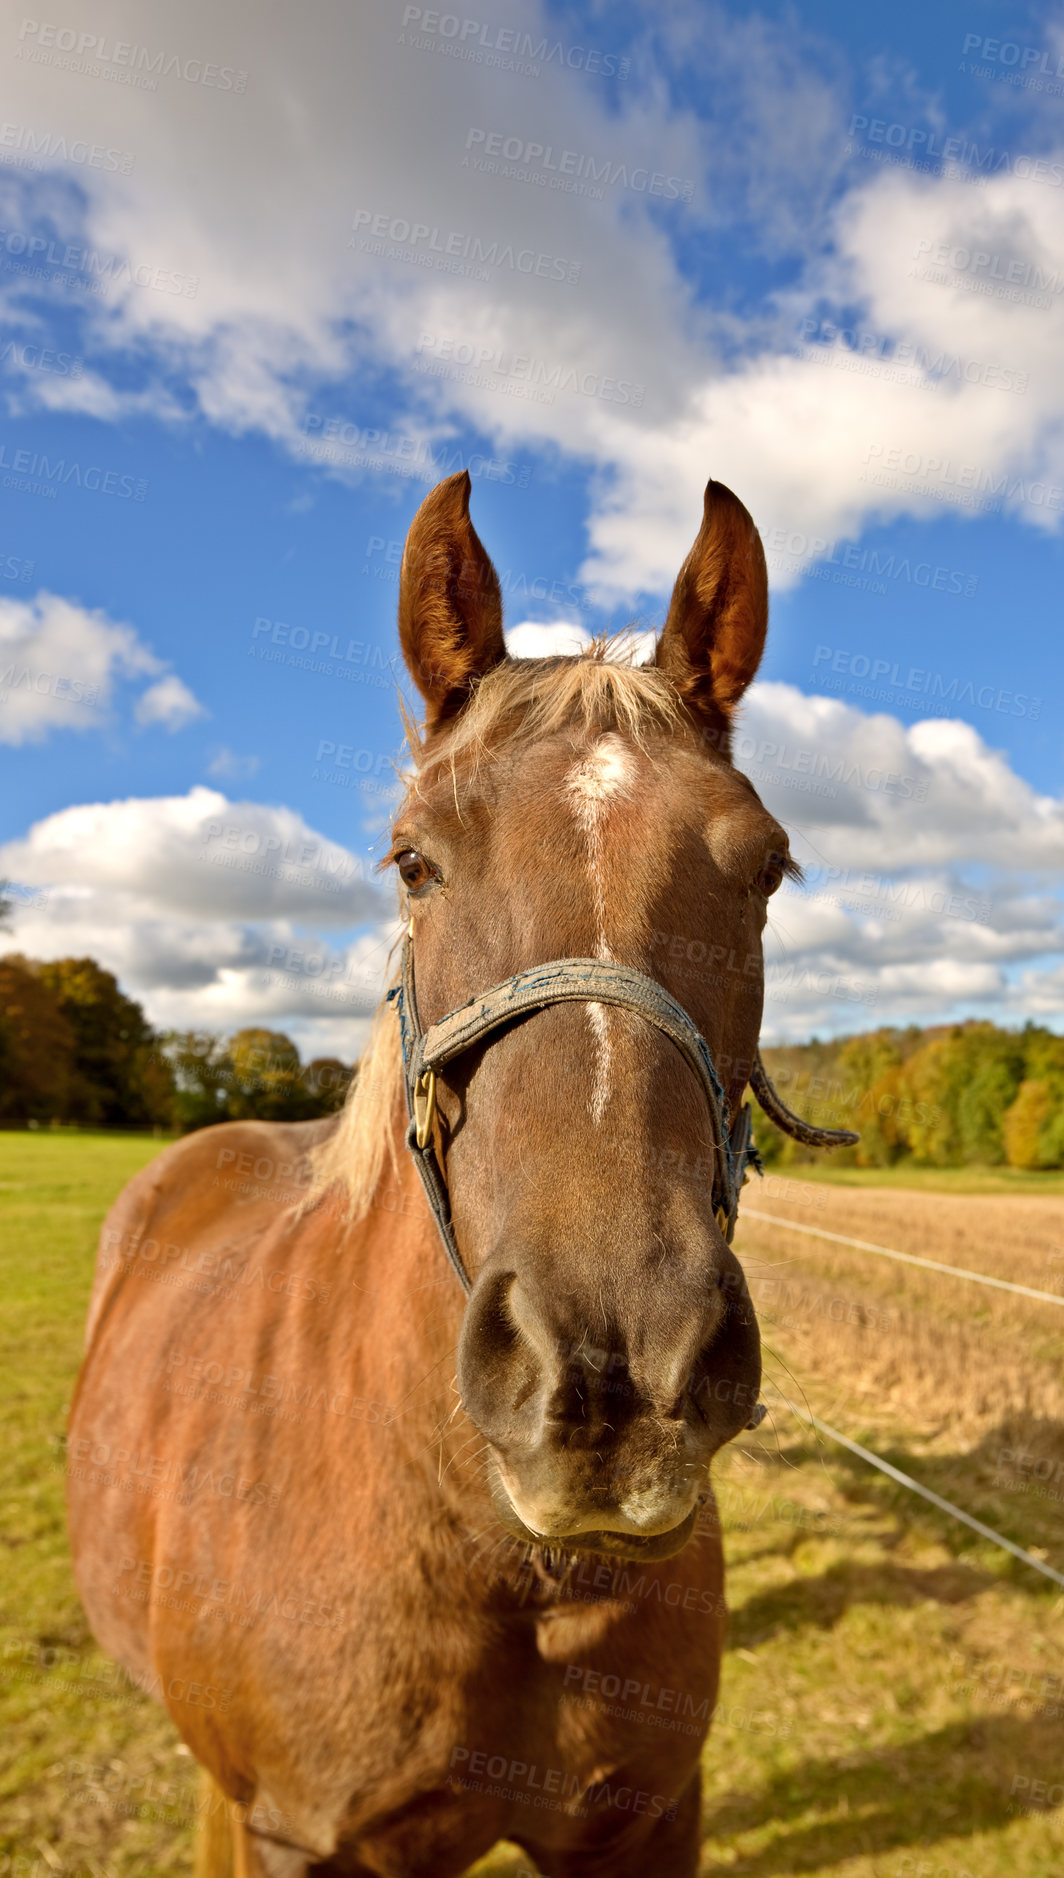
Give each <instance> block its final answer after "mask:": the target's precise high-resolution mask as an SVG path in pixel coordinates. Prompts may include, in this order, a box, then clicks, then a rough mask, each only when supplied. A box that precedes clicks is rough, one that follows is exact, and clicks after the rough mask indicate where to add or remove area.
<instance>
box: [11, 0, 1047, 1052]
mask: <svg viewBox="0 0 1064 1878" xmlns="http://www.w3.org/2000/svg"><path fill="white" fill-rule="evenodd" d="M151 20H152V23H151V27H150V31H149V29H148V28H147V27H146V26H145V24H144V16H143V14H142V12H141V11H140V10H133V9H131V8H129V7H123V6H122V5H118V4H113V3H112V4H105V5H102V6H100V7H99V8H97V9H96V10H95V12H94V17H93V22H92V27H91V33H89V32H86V30H85V29H84V28H83V26H82V23H81V22H80V21H74V20H72V19H71V18H69V17H68V16H67V15H66V14H65V13H63V12H62V10H61V7H58V8H57V10H56V12H55V14H54V17H52V18H49V19H47V20H38V21H36V22H35V23H30V24H28V23H27V21H26V19H25V17H24V16H23V15H22V14H20V13H16V12H12V13H11V14H10V15H9V21H8V25H7V26H5V27H4V28H0V61H2V60H4V59H7V60H9V61H10V64H11V71H10V73H9V79H10V81H11V82H10V84H9V85H8V86H7V87H5V95H6V96H7V97H8V99H9V103H8V106H7V113H8V115H7V119H6V121H5V122H4V123H3V124H0V206H2V214H0V299H2V301H3V306H2V309H0V389H2V391H3V397H4V404H5V410H4V414H3V416H2V419H0V495H2V498H3V518H4V519H3V524H2V527H0V773H2V778H3V787H2V789H0V842H2V843H3V851H2V852H0V868H2V869H3V871H4V872H5V873H6V874H8V875H9V876H10V877H11V878H12V879H13V880H14V882H15V883H16V901H17V905H16V915H15V926H14V931H13V933H12V934H11V935H10V941H9V942H10V943H11V944H12V945H16V946H18V947H20V948H21V949H24V950H25V951H27V952H28V953H30V954H31V955H34V956H58V955H61V954H63V953H67V952H71V951H76V952H81V951H88V952H91V953H93V954H94V955H95V956H97V957H99V958H100V959H101V960H102V962H104V963H105V964H107V965H108V966H109V967H110V968H111V969H113V970H115V971H116V972H117V973H118V975H119V977H120V979H121V980H122V982H123V984H124V985H125V986H126V988H127V989H129V990H130V991H132V992H133V993H134V994H135V995H136V996H138V997H139V998H141V999H142V1001H143V1002H144V1003H145V1005H146V1008H147V1009H148V1010H149V1013H150V1014H151V1015H152V1017H153V1018H154V1019H155V1021H157V1022H159V1023H160V1024H171V1023H174V1024H189V1023H202V1024H206V1025H211V1026H213V1027H217V1028H220V1029H224V1028H231V1027H233V1026H235V1025H236V1024H238V1023H245V1022H251V1021H266V1022H269V1023H271V1024H275V1025H278V1026H282V1027H285V1028H287V1029H289V1030H290V1032H291V1033H292V1034H293V1035H295V1036H297V1037H298V1038H299V1040H300V1042H301V1043H302V1044H303V1046H304V1047H305V1048H308V1049H319V1048H324V1047H329V1048H335V1049H338V1050H340V1051H341V1052H348V1053H350V1052H353V1051H354V1050H356V1049H357V1048H358V1045H359V1042H360V1040H361V1037H362V1035H363V1032H364V1027H365V1021H366V1015H367V1013H368V1011H369V1010H370V1009H371V1007H372V1004H373V1002H374V999H375V997H376V996H377V995H378V994H379V989H380V985H381V983H382V978H381V973H382V970H383V960H384V957H385V955H386V952H387V946H388V941H389V938H390V933H391V911H390V903H389V900H388V897H387V895H386V894H385V893H383V892H382V890H381V889H379V888H378V887H377V885H376V884H375V882H374V880H373V877H372V871H371V870H372V864H373V861H374V859H375V856H376V853H377V852H379V846H380V839H381V833H382V830H383V829H384V827H385V826H386V824H387V813H388V805H389V800H390V799H391V796H392V795H393V794H394V776H393V771H392V768H391V764H392V760H393V759H397V758H398V757H399V754H400V747H401V746H400V732H399V720H398V712H397V708H396V695H395V686H394V679H395V677H396V675H397V665H396V640H395V625H394V621H395V603H396V593H397V588H396V580H395V576H396V572H397V556H398V544H399V543H401V541H402V538H403V535H404V533H405V531H406V528H407V527H408V525H409V522H410V519H411V517H412V515H413V512H414V510H415V508H416V506H417V504H418V502H419V501H420V499H421V498H422V496H423V495H424V494H425V493H426V491H427V489H428V488H429V487H430V486H431V485H432V483H433V482H434V481H435V480H437V478H438V477H439V475H441V474H445V473H447V472H448V471H449V470H451V469H452V468H456V467H459V466H461V465H462V464H465V463H468V464H469V465H470V466H471V470H472V473H473V477H474V496H473V504H474V516H475V520H476V524H477V527H478V529H479V531H480V533H481V535H482V538H483V539H484V541H485V543H486V544H487V546H488V548H489V551H490V552H491V553H492V555H493V557H494V558H495V561H496V564H497V566H498V568H499V570H500V573H501V575H502V578H503V587H504V593H505V595H506V599H507V620H508V625H509V626H510V627H512V628H519V627H524V628H526V629H527V628H528V627H529V626H530V625H536V626H538V627H540V628H542V629H544V630H543V631H541V632H540V633H539V635H538V636H537V635H535V634H530V633H529V632H528V631H527V630H526V631H524V633H518V634H517V635H516V637H515V639H514V641H513V645H514V649H515V650H517V651H518V652H520V651H521V650H525V651H528V650H531V649H533V648H534V647H540V646H545V645H547V644H557V645H559V646H563V645H567V644H571V643H573V639H572V629H573V627H574V626H575V627H576V628H577V629H578V631H579V632H580V633H583V634H587V633H589V632H592V631H597V630H601V629H602V628H603V627H609V628H617V627H620V626H622V625H624V624H625V623H626V622H633V623H635V624H636V625H637V626H638V627H640V628H644V629H646V628H651V627H653V626H655V625H659V624H660V621H661V619H662V616H663V611H664V607H665V604H666V602H667V598H668V591H669V588H670V585H671V581H672V578H673V577H674V575H675V572H676V570H677V568H678V566H679V563H680V561H681V559H682V558H683V555H684V553H685V552H686V548H687V547H688V546H689V544H690V541H691V539H692V537H693V535H694V533H695V530H696V527H697V524H698V519H699V514H700V507H701V494H702V489H703V487H704V484H705V482H706V480H707V478H708V477H709V476H711V475H712V476H715V477H717V478H719V479H720V480H723V481H725V482H728V483H729V484H730V485H731V486H732V487H733V488H735V489H736V491H737V493H738V494H739V495H740V496H741V497H742V498H743V500H744V501H745V502H746V503H747V505H748V506H749V507H750V508H751V510H752V512H753V513H754V515H755V519H756V520H757V521H758V524H759V526H760V527H761V531H762V535H763V538H764V540H765V544H766V549H767V550H768V554H769V564H770V570H771V574H772V579H773V611H772V624H771V629H770V638H769V646H768V651H767V654H766V658H765V661H764V664H763V666H762V670H761V674H760V677H759V681H758V683H757V685H756V686H755V687H754V689H753V690H752V692H751V694H750V697H749V700H748V703H747V706H746V711H745V715H744V720H743V727H742V734H741V736H740V739H739V743H738V750H739V760H740V761H741V762H742V764H743V766H744V767H746V768H747V769H748V771H749V773H750V775H751V776H752V778H753V780H754V781H755V782H756V783H757V785H758V787H759V788H760V789H761V792H762V794H763V796H764V798H765V800H766V802H768V804H769V805H770V806H771V807H772V808H773V810H774V811H775V812H776V813H777V814H779V815H781V817H782V818H783V819H784V820H785V821H786V823H787V825H788V827H789V828H791V829H792V830H793V831H794V838H795V845H796V847H797V848H798V849H799V851H800V852H801V853H802V854H803V856H804V859H805V862H806V866H807V870H808V873H809V882H808V885H807V887H806V889H805V890H804V891H803V890H801V889H798V888H791V887H788V888H786V889H784V891H783V893H782V894H781V896H780V899H779V901H778V902H777V909H778V910H777V912H776V914H775V916H774V925H775V932H774V935H773V937H772V938H771V939H770V943H769V952H768V957H769V980H768V982H769V997H768V1003H767V1007H766V1034H768V1035H771V1036H779V1037H783V1036H793V1037H801V1036H806V1035H809V1034H810V1033H811V1032H812V1031H814V1030H816V1031H818V1032H820V1033H821V1034H823V1033H824V1032H825V1031H845V1030H852V1029H857V1028H863V1027H866V1026H867V1024H868V1023H870V1022H878V1021H898V1022H904V1021H919V1022H927V1021H937V1020H940V1019H945V1018H949V1017H954V1016H962V1015H968V1014H978V1015H987V1016H993V1017H996V1018H998V1019H999V1020H1000V1021H1005V1022H1011V1023H1016V1022H1022V1021H1024V1019H1026V1018H1027V1017H1034V1018H1036V1019H1038V1020H1039V1021H1050V1022H1054V1023H1055V1022H1057V1021H1058V1016H1057V1014H1058V1012H1059V1009H1060V990H1061V982H1062V974H1061V967H1060V962H1059V932H1060V908H1059V899H1058V893H1059V880H1060V861H1061V857H1062V852H1064V809H1062V804H1061V801H1060V794H1061V746H1062V704H1061V700H1062V691H1064V684H1062V679H1064V670H1062V665H1064V653H1062V649H1061V635H1060V632H1059V628H1058V623H1057V622H1058V617H1059V594H1060V591H1061V578H1060V576H1061V527H1062V518H1064V443H1062V438H1064V380H1062V378H1061V373H1060V368H1059V360H1060V356H1061V338H1062V333H1061V326H1062V309H1064V32H1062V30H1061V27H1060V24H1059V20H1058V19H1057V18H1056V17H1055V16H1053V15H1050V14H1049V13H1048V12H1047V11H1046V10H1043V9H1039V8H1024V7H1020V6H1016V7H1009V8H1000V7H998V8H991V7H988V6H983V5H979V4H972V5H968V6H965V7H959V6H945V7H941V8H937V9H935V10H934V11H933V13H930V12H929V10H927V9H921V10H920V11H918V10H917V9H916V8H915V7H905V6H902V7H898V8H894V9H891V10H890V11H889V12H877V14H876V16H875V18H874V20H873V17H872V16H871V15H869V14H861V13H860V12H859V11H858V12H856V13H855V12H854V11H852V10H851V9H849V8H843V7H842V6H841V5H821V6H813V5H805V6H803V7H801V8H797V9H796V8H793V7H789V6H788V7H763V8H761V9H759V10H757V11H751V10H749V9H747V8H741V9H740V8H738V7H736V8H733V9H729V8H727V7H725V6H718V5H711V6H704V5H699V6H697V7H695V6H685V5H669V6H665V7H664V8H662V9H657V8H655V9H654V11H653V14H651V12H650V10H649V9H644V8H626V7H618V6H616V5H612V4H611V5H610V6H609V7H605V6H603V7H600V8H578V7H565V8H558V7H553V8H548V9H536V8H531V7H528V6H522V8H521V9H520V10H518V9H516V8H507V7H504V6H498V5H495V6H493V8H492V9H491V11H490V12H489V11H488V9H487V8H486V7H484V6H480V7H479V8H478V10H477V11H476V13H475V15H474V14H469V15H467V14H465V13H463V12H461V11H458V12H455V13H453V14H450V15H447V14H443V13H440V12H439V11H437V13H436V15H435V16H433V15H432V14H431V12H430V10H429V9H427V8H421V9H418V8H413V7H409V6H406V5H403V4H397V5H394V6H393V5H390V4H388V5H382V6H380V7H375V8H374V9H372V11H370V10H366V12H365V14H364V16H362V17H360V18H356V17H355V16H354V14H353V13H352V11H351V10H350V9H347V8H344V7H342V6H340V5H333V6H328V5H326V6H322V7H321V8H320V9H319V10H317V11H316V13H315V29H314V32H313V34H311V33H309V32H308V31H307V30H306V28H305V26H304V25H303V24H302V23H301V21H300V20H299V19H297V18H295V17H294V16H293V14H292V12H291V10H290V9H288V8H285V7H282V6H281V5H280V4H277V5H267V6H263V7H261V8H256V9H255V12H254V15H252V14H251V13H250V12H248V11H247V10H243V9H237V8H235V7H233V8H222V9H218V8H216V7H209V6H207V5H206V4H205V0H203V3H197V4H192V5H191V6H185V7H182V8H181V9H178V8H176V6H171V7H167V6H162V5H161V6H159V7H157V8H155V9H154V10H153V13H152V16H151ZM430 25H434V26H435V30H431V31H430V30H428V27H429V26H430ZM79 36H81V37H83V38H86V39H88V38H90V37H91V38H92V40H93V43H92V44H91V45H89V44H86V45H85V46H84V48H83V49H81V50H79V46H78V39H79ZM522 41H523V42H524V43H523V45H522ZM537 48H545V49H546V54H547V56H544V52H543V50H542V49H541V50H539V52H538V53H537ZM456 51H457V52H458V53H463V52H464V54H465V55H466V56H463V57H458V56H455V54H456ZM515 67H516V68H517V69H514V68H515ZM1017 77H1019V78H1022V79H1024V80H1025V81H1026V82H1025V83H1024V84H1023V85H1020V84H1018V83H1016V82H1015V80H1016V79H1017ZM131 80H135V81H136V82H129V81H131ZM559 183H567V184H568V186H567V187H565V188H562V187H558V186H557V185H558V184H559ZM519 257H521V258H520V259H519ZM31 259H32V264H33V268H34V269H36V270H37V271H28V270H29V268H30V262H31ZM426 263H432V264H431V265H427V264H426ZM445 263H446V265H445ZM462 267H465V268H466V272H465V273H462V272H460V271H456V270H457V269H459V268H462ZM478 275H479V276H481V277H480V278H478V277H477V276H478ZM300 661H301V662H300ZM315 664H316V665H317V666H319V667H322V666H324V667H327V669H313V666H314V665H315ZM308 665H309V667H310V668H308ZM399 675H400V676H401V674H399ZM336 753H340V754H339V761H337V759H336ZM889 777H893V778H896V779H898V780H897V781H896V782H894V783H888V781H887V780H886V779H887V778H889ZM241 854H243V855H245V856H248V857H250V858H251V859H253V860H257V863H258V866H257V871H255V870H251V869H248V870H247V871H243V872H242V871H241V870H240V869H238V868H237V867H236V866H235V865H234V864H233V862H234V860H235V859H237V858H239V856H240V855H241ZM227 855H228V857H229V858H228V859H227V858H226V856H227ZM293 857H295V858H293ZM973 907H974V908H975V909H976V911H975V912H974V913H973V912H972V911H971V909H972V908H973ZM308 957H312V958H314V959H315V960H320V961H321V966H320V970H317V969H315V970H311V969H309V968H308V967H307V965H306V959H307V958H308ZM293 960H297V961H302V963H296V964H293V963H292V961H293Z"/></svg>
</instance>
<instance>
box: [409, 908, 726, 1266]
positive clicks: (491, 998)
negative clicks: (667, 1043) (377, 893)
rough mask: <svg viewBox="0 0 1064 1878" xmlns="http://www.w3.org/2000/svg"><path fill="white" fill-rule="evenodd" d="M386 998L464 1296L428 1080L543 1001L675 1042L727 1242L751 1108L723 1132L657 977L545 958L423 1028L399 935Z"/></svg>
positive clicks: (710, 1071)
mask: <svg viewBox="0 0 1064 1878" xmlns="http://www.w3.org/2000/svg"><path fill="white" fill-rule="evenodd" d="M388 995H389V997H390V998H392V999H394V1000H395V1003H396V1005H397V1008H398V1012H399V1028H400V1036H401V1039H402V1050H403V1083H404V1087H405V1090H406V1108H407V1115H408V1117H409V1127H408V1130H407V1146H408V1147H409V1148H410V1151H411V1153H412V1154H413V1156H414V1161H415V1163H416V1166H417V1169H418V1173H419V1174H420V1176H421V1181H422V1185H423V1186H424V1189H425V1197H426V1199H427V1200H428V1203H429V1206H430V1208H431V1210H432V1214H433V1217H434V1218H435V1221H436V1225H437V1227H438V1229H439V1234H440V1238H441V1240H442V1241H443V1248H444V1251H445V1252H446V1254H447V1257H448V1259H449V1260H450V1262H451V1265H452V1267H453V1268H454V1271H455V1274H456V1276H457V1278H458V1280H459V1283H460V1284H461V1285H462V1287H463V1289H464V1290H465V1291H466V1292H468V1291H469V1290H470V1279H469V1274H468V1272H467V1271H466V1268H465V1265H464V1263H463V1260H462V1255H461V1252H460V1251H459V1248H458V1241H457V1239H456V1237H455V1232H454V1226H453V1224H452V1222H451V1208H450V1200H449V1196H448V1193H447V1181H446V1178H445V1175H444V1171H443V1167H442V1165H441V1163H440V1158H439V1153H438V1149H437V1133H438V1122H437V1115H436V1077H437V1075H438V1074H439V1073H440V1071H441V1070H443V1069H445V1068H446V1066H447V1065H448V1064H449V1063H452V1062H454V1060H455V1059H456V1058H457V1057H459V1056H462V1055H464V1053H465V1052H466V1051H467V1050H470V1049H472V1047H473V1046H474V1045H475V1044H478V1043H480V1042H482V1041H483V1040H484V1039H485V1038H488V1037H491V1036H492V1035H493V1034H494V1033H495V1032H496V1031H498V1030H500V1029H501V1028H502V1027H503V1026H504V1025H506V1024H511V1023H513V1022H514V1021H515V1020H517V1019H520V1018H523V1017H527V1016H529V1015H530V1014H531V1013H533V1012H535V1011H540V1010H543V1009H545V1008H546V1006H547V1005H550V1004H567V1003H594V1004H613V1005H619V1006H620V1007H622V1008H623V1009H624V1010H628V1011H632V1012H634V1013H635V1015H636V1016H639V1017H643V1018H645V1019H646V1020H647V1022H648V1023H651V1024H654V1025H655V1026H656V1027H657V1029H658V1030H660V1031H662V1032H664V1034H665V1036H667V1037H668V1038H670V1039H671V1041H672V1042H673V1043H674V1044H675V1045H676V1047H677V1049H678V1050H679V1051H680V1053H681V1055H682V1056H683V1057H684V1059H685V1060H686V1062H687V1063H688V1065H689V1066H690V1068H691V1069H692V1070H693V1071H694V1073H695V1075H696V1076H697V1078H698V1080H699V1082H700V1083H701V1085H702V1089H703V1091H704V1093H705V1097H706V1103H707V1106H708V1108H709V1117H710V1127H711V1133H712V1140H713V1149H714V1174H713V1189H712V1196H711V1197H712V1203H713V1210H714V1213H715V1215H716V1219H717V1224H718V1225H719V1227H720V1229H721V1231H722V1232H723V1233H724V1234H725V1237H726V1238H727V1240H728V1243H729V1244H730V1243H731V1239H732V1234H733V1233H734V1231H735V1219H736V1214H737V1213H738V1209H739V1189H740V1187H741V1186H742V1183H743V1180H744V1178H745V1173H746V1164H747V1161H748V1160H751V1159H753V1160H755V1161H756V1150H755V1149H754V1147H753V1146H752V1143H751V1141H750V1110H749V1108H747V1107H742V1108H740V1110H739V1113H738V1114H737V1115H736V1117H735V1120H734V1122H733V1123H732V1126H731V1128H730V1130H729V1128H728V1123H727V1102H726V1099H725V1095H724V1090H723V1088H722V1087H721V1083H720V1078H719V1077H718V1075H717V1072H716V1069H715V1067H714V1064H713V1059H712V1057H711V1055H710V1052H709V1045H708V1044H707V1043H706V1040H705V1038H704V1037H703V1036H702V1034H701V1032H700V1031H699V1030H698V1029H697V1028H696V1026H695V1025H694V1023H693V1022H692V1020H691V1019H690V1017H689V1016H688V1015H687V1012H686V1011H685V1010H684V1008H683V1006H682V1005H681V1004H678V1003H677V1002H676V999H675V998H673V997H671V996H670V994H669V993H668V992H667V991H666V990H665V987H664V986H663V985H660V984H658V982H657V980H656V979H654V978H648V977H647V976H646V974H645V973H644V972H639V971H635V970H633V969H632V967H630V966H627V965H616V964H613V963H612V962H609V961H607V960H604V959H553V960H551V961H550V962H549V963H548V964H546V965H537V966H534V967H533V969H532V970H531V971H527V972H518V973H516V974H515V976H514V977H513V978H507V979H505V980H504V981H503V983H502V984H498V985H494V986H493V987H492V989H491V990H490V991H485V992H483V993H482V994H481V995H480V996H479V997H476V998H471V999H470V1001H469V1003H468V1004H463V1005H461V1006H460V1007H459V1009H458V1010H455V1011H451V1012H449V1014H448V1015H447V1016H446V1017H442V1018H441V1019H440V1021H439V1023H437V1024H432V1025H430V1027H429V1029H428V1030H423V1029H422V1026H421V1021H420V1017H419V1015H418V1007H417V993H416V989H415V984H414V948H413V945H412V943H411V939H410V935H409V934H407V936H406V938H405V939H404V941H403V960H402V978H401V982H400V984H399V985H398V986H396V988H395V990H394V991H391V992H389V994H388Z"/></svg>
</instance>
